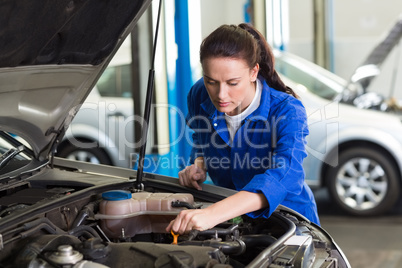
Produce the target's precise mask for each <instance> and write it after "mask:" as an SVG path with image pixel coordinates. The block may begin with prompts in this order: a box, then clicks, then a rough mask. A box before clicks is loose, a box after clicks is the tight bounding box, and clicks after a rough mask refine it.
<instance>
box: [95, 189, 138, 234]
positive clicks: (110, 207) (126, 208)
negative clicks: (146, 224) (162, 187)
mask: <svg viewBox="0 0 402 268" xmlns="http://www.w3.org/2000/svg"><path fill="white" fill-rule="evenodd" d="M102 199H103V200H102V201H101V203H100V205H99V212H100V213H102V214H104V215H116V216H124V215H128V214H132V213H133V212H138V211H140V210H141V208H140V202H139V201H138V200H134V199H133V198H132V196H131V192H129V191H123V190H113V191H108V192H105V193H103V194H102ZM142 218H143V217H142ZM141 220H142V221H143V220H144V219H140V218H139V217H136V218H134V219H132V218H125V217H116V218H115V219H107V220H102V221H101V227H102V230H103V231H104V232H105V233H106V234H107V235H108V236H110V237H116V238H118V237H120V238H123V237H124V236H126V233H127V232H128V233H130V232H132V229H133V225H138V223H137V221H141ZM141 225H143V224H141ZM128 235H129V234H128Z"/></svg>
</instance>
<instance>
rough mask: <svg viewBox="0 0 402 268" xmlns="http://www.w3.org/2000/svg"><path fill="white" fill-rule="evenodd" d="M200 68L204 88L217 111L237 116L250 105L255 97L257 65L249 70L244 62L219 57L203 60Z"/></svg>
mask: <svg viewBox="0 0 402 268" xmlns="http://www.w3.org/2000/svg"><path fill="white" fill-rule="evenodd" d="M202 68H203V72H204V84H205V87H206V88H207V91H208V94H209V97H210V99H211V101H212V103H213V104H214V106H215V107H216V109H217V110H218V111H220V112H223V113H226V114H228V115H237V114H239V113H241V112H242V111H244V110H245V109H246V108H247V107H248V106H249V105H250V103H251V101H252V100H253V98H254V95H255V81H256V79H257V75H258V70H259V65H258V64H257V65H256V66H255V67H254V68H252V69H250V67H249V66H248V65H247V63H246V61H245V60H242V59H235V58H224V57H219V58H207V59H205V60H204V61H203V62H202Z"/></svg>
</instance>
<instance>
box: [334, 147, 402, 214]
mask: <svg viewBox="0 0 402 268" xmlns="http://www.w3.org/2000/svg"><path fill="white" fill-rule="evenodd" d="M327 179H328V181H327V182H328V188H329V192H330V195H331V197H332V200H333V201H335V202H336V203H337V204H338V205H339V206H340V207H341V208H342V209H343V210H344V211H346V212H347V213H349V214H353V215H358V216H373V215H379V214H382V213H385V212H386V211H388V210H390V209H391V208H392V207H393V205H394V204H395V202H396V201H397V199H398V197H399V194H400V185H399V179H398V176H397V171H396V169H395V168H394V166H393V165H392V161H391V159H390V158H389V157H388V156H387V155H385V154H383V153H381V152H379V151H376V150H374V149H370V148H351V149H348V150H346V151H343V152H341V153H340V155H339V164H338V166H336V167H334V168H330V169H329V170H328V173H327Z"/></svg>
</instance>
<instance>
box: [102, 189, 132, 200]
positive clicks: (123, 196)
mask: <svg viewBox="0 0 402 268" xmlns="http://www.w3.org/2000/svg"><path fill="white" fill-rule="evenodd" d="M102 198H103V199H105V200H109V201H119V200H127V199H131V192H129V191H124V190H112V191H107V192H104V193H103V194H102Z"/></svg>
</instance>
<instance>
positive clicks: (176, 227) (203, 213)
mask: <svg viewBox="0 0 402 268" xmlns="http://www.w3.org/2000/svg"><path fill="white" fill-rule="evenodd" d="M267 206H268V202H267V199H266V198H265V196H264V195H263V194H259V193H251V192H247V191H240V192H238V193H236V194H234V195H232V196H229V197H227V198H225V199H223V200H221V201H219V202H217V203H215V204H213V205H211V206H209V207H207V208H204V209H191V210H182V211H181V212H180V213H179V215H178V216H177V217H176V219H174V220H173V221H172V222H170V224H169V226H168V227H167V228H166V231H170V230H173V231H174V232H175V233H180V234H183V233H185V232H189V231H191V230H193V229H195V230H200V231H203V230H207V229H210V228H212V227H214V226H215V225H217V224H219V223H221V222H224V221H226V220H230V219H232V218H235V217H237V216H240V215H243V214H245V213H248V212H251V211H255V210H259V209H262V208H265V207H267Z"/></svg>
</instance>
